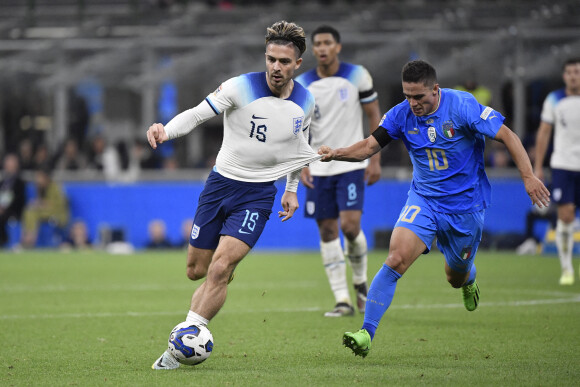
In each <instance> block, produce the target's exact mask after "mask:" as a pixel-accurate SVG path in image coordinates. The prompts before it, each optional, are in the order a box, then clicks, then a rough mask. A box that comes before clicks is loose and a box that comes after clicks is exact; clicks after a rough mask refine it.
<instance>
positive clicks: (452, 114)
mask: <svg viewBox="0 0 580 387" xmlns="http://www.w3.org/2000/svg"><path fill="white" fill-rule="evenodd" d="M440 92H441V101H440V103H439V107H438V109H437V110H436V111H435V112H434V113H432V114H430V115H428V116H421V117H417V116H415V115H414V114H413V112H412V111H411V109H410V107H409V103H408V102H407V101H404V102H402V103H400V104H398V105H397V106H395V107H393V108H392V109H391V110H389V111H388V112H387V113H386V114H385V115H384V117H383V119H382V120H381V123H380V126H381V127H382V128H384V129H385V130H386V131H387V132H388V134H389V136H390V137H391V138H393V139H401V140H402V141H403V142H404V144H405V146H406V148H407V150H408V151H409V155H410V157H411V162H412V163H413V181H412V183H411V190H413V191H415V192H416V193H417V194H419V195H421V196H422V197H424V198H425V199H426V200H427V202H428V203H429V204H430V205H431V206H432V208H433V210H435V211H439V212H444V213H467V212H474V211H480V210H483V209H485V208H487V207H488V206H489V204H490V202H491V186H490V184H489V180H488V179H487V175H486V174H485V170H484V157H483V151H484V149H485V136H487V137H491V138H494V137H495V135H496V134H497V132H498V130H499V128H500V127H501V126H502V124H503V122H504V120H505V118H504V117H503V116H502V115H501V114H500V113H499V112H497V111H495V110H494V109H492V108H490V107H487V106H483V105H480V104H479V103H478V102H477V100H476V99H475V98H474V97H473V96H472V95H471V94H469V93H466V92H462V91H457V90H452V89H440Z"/></svg>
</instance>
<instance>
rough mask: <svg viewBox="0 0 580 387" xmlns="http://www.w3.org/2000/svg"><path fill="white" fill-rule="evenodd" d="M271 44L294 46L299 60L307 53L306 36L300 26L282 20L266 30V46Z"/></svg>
mask: <svg viewBox="0 0 580 387" xmlns="http://www.w3.org/2000/svg"><path fill="white" fill-rule="evenodd" d="M270 43H276V44H282V45H288V44H293V45H294V47H295V48H296V49H297V50H298V52H299V54H298V58H300V57H301V56H302V54H304V51H306V34H305V33H304V29H303V28H302V27H300V26H299V25H297V24H295V23H290V22H287V21H285V20H282V21H279V22H276V23H274V24H272V25H271V26H270V27H268V28H267V29H266V46H267V45H268V44H270Z"/></svg>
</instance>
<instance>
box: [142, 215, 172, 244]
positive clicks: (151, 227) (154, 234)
mask: <svg viewBox="0 0 580 387" xmlns="http://www.w3.org/2000/svg"><path fill="white" fill-rule="evenodd" d="M147 232H148V235H149V240H148V241H147V245H146V247H147V248H148V249H170V248H172V247H173V245H172V244H171V242H170V241H169V239H168V238H167V225H166V224H165V222H164V221H163V220H162V219H153V220H152V221H150V222H149V224H148V225H147Z"/></svg>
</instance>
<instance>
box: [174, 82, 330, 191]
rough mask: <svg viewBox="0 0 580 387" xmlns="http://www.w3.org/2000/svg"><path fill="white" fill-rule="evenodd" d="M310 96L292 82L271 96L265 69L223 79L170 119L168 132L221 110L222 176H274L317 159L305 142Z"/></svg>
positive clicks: (242, 178) (250, 179)
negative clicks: (284, 92)
mask: <svg viewBox="0 0 580 387" xmlns="http://www.w3.org/2000/svg"><path fill="white" fill-rule="evenodd" d="M313 111H314V98H313V96H312V94H310V92H308V90H307V89H305V88H304V87H302V86H301V85H300V84H298V83H297V82H294V89H293V90H292V93H291V95H290V97H288V98H287V99H281V98H278V97H276V96H274V95H273V94H272V92H271V90H270V88H269V87H268V84H267V81H266V73H264V72H261V73H248V74H243V75H240V76H237V77H234V78H231V79H229V80H227V81H226V82H224V83H222V84H221V85H220V86H219V87H218V88H217V89H216V90H215V91H214V92H213V93H211V94H210V95H208V96H207V97H206V99H205V101H204V102H202V103H201V104H199V105H198V106H197V107H195V108H193V109H190V110H188V111H186V112H183V113H181V114H179V115H178V116H176V117H175V118H174V119H172V120H171V121H170V122H169V123H168V124H167V126H166V128H165V130H166V132H167V133H168V135H169V138H175V137H179V136H182V135H183V134H186V133H188V132H190V131H191V130H192V129H193V128H194V127H195V126H197V125H199V124H200V123H202V122H204V121H206V120H208V119H209V118H211V117H212V116H215V115H218V114H221V113H224V138H223V142H222V146H221V149H220V151H219V153H218V155H217V159H216V165H215V167H216V170H217V171H218V172H219V173H220V174H221V175H223V176H225V177H228V178H230V179H234V180H240V181H248V182H265V181H273V180H277V179H278V178H280V177H282V176H284V175H287V174H289V173H290V172H294V171H296V170H299V169H301V168H302V167H304V166H305V165H306V164H308V163H310V162H312V161H314V160H319V159H320V156H319V155H318V154H317V153H316V152H315V151H314V150H313V149H312V148H311V147H310V145H308V126H309V125H310V121H311V116H312V114H313Z"/></svg>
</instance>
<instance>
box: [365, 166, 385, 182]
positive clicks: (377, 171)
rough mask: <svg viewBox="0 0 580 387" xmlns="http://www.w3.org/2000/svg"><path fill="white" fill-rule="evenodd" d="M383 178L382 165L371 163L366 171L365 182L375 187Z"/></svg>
mask: <svg viewBox="0 0 580 387" xmlns="http://www.w3.org/2000/svg"><path fill="white" fill-rule="evenodd" d="M380 178H381V165H380V164H379V163H373V162H370V163H369V166H368V167H366V169H365V181H366V182H367V185H373V184H375V183H376V182H377V181H379V179H380Z"/></svg>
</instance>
